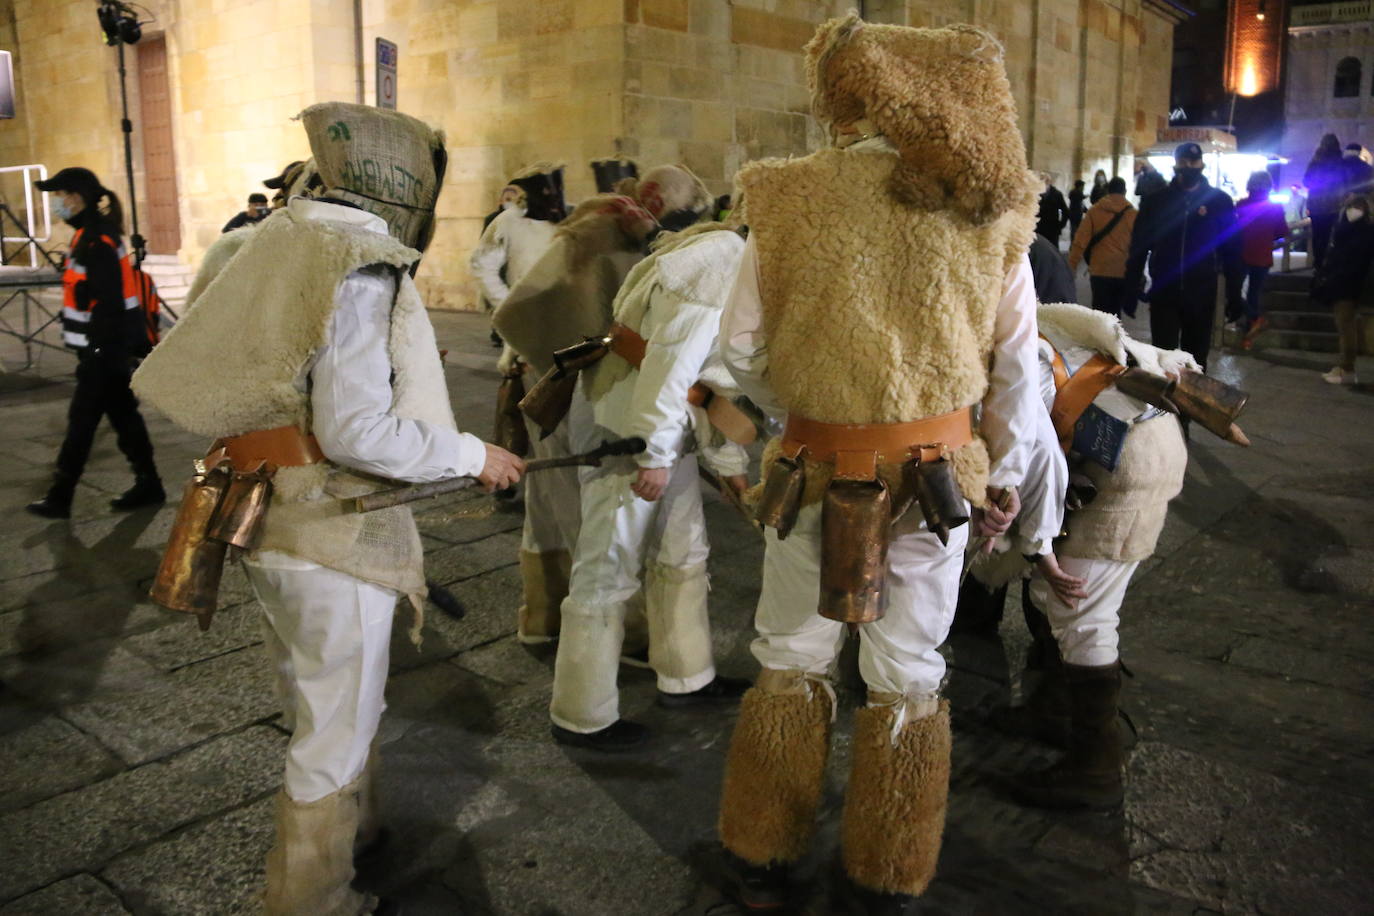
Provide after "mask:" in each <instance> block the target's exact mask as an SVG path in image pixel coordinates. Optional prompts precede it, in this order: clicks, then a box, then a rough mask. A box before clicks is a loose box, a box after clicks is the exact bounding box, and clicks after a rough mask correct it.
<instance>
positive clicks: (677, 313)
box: [592, 286, 721, 468]
mask: <svg viewBox="0 0 1374 916" xmlns="http://www.w3.org/2000/svg"><path fill="white" fill-rule="evenodd" d="M649 303H650V304H649V310H648V312H647V313H646V314H645V316H644V321H643V323H642V324H641V325H640V329H639V334H640V336H642V337H643V338H644V340H645V341H646V342H647V346H646V347H645V350H644V362H642V363H641V364H640V366H639V371H637V372H632V373H630V374H629V375H628V376H627V377H625V378H623V379H621V380H620V381H618V382H616V383H615V385H613V386H612V387H611V389H610V390H609V391H607V392H606V393H605V394H604V395H602V396H601V397H600V398H599V399H597V401H596V402H595V403H594V404H593V405H592V410H593V414H594V416H595V417H596V422H597V425H598V426H604V427H605V428H606V429H609V430H611V431H612V432H614V433H616V434H617V435H619V436H640V437H642V438H643V439H644V442H645V444H646V446H647V447H646V448H645V450H644V451H643V452H642V453H640V454H639V455H638V456H636V459H635V460H636V461H637V462H638V464H639V466H640V467H643V468H666V467H669V466H670V465H672V464H674V463H675V462H676V461H677V460H678V459H679V458H681V457H682V455H683V454H684V453H685V452H686V450H687V448H688V436H689V435H690V433H691V427H692V420H691V413H690V405H689V404H688V403H687V390H688V389H689V388H691V387H692V385H694V384H695V383H696V381H697V380H698V379H699V378H701V371H702V367H703V366H705V364H706V361H707V359H708V358H709V357H710V355H711V352H712V350H713V349H714V348H715V344H716V334H717V333H718V332H719V330H720V314H721V313H720V309H718V308H713V307H711V306H706V305H701V304H700V303H696V302H685V301H683V300H681V299H679V298H678V297H676V296H675V295H673V294H672V293H670V292H668V291H667V290H665V289H664V288H663V287H661V286H660V287H657V288H655V289H654V291H653V292H652V293H651V294H650V300H649Z"/></svg>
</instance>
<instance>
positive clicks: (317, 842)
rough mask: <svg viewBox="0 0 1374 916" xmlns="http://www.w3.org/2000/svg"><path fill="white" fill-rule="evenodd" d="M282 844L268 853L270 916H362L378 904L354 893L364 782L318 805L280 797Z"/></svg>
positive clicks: (278, 816)
mask: <svg viewBox="0 0 1374 916" xmlns="http://www.w3.org/2000/svg"><path fill="white" fill-rule="evenodd" d="M276 827H277V835H276V839H275V840H274V841H273V843H272V848H271V849H270V850H269V851H268V853H267V893H266V897H265V899H264V901H263V903H264V912H265V913H267V916H306V914H309V916H361V914H364V913H371V912H372V910H373V908H374V907H375V906H376V904H377V901H376V899H375V898H373V897H369V896H365V895H363V894H360V893H358V892H357V891H355V890H353V889H352V888H351V887H350V886H349V885H350V884H351V883H352V881H353V841H354V838H355V837H356V835H357V833H358V783H357V782H356V781H355V782H353V783H351V784H350V785H348V786H347V787H345V788H343V789H341V790H340V791H338V792H335V793H334V794H332V795H326V796H325V797H324V798H321V799H319V800H318V801H313V802H307V803H304V804H303V803H301V802H297V801H293V800H292V799H291V798H290V796H288V795H287V794H286V793H285V792H284V791H283V792H278V793H277V810H276Z"/></svg>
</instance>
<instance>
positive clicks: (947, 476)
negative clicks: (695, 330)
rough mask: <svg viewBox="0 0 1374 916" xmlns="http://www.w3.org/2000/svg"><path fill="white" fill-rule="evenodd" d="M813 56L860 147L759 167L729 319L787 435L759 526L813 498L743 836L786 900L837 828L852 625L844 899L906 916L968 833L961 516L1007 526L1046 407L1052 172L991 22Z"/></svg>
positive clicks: (748, 726) (753, 710) (751, 721)
mask: <svg viewBox="0 0 1374 916" xmlns="http://www.w3.org/2000/svg"><path fill="white" fill-rule="evenodd" d="M806 59H807V75H808V79H809V81H810V84H811V89H812V105H813V110H814V112H815V114H816V116H817V117H818V118H819V119H820V120H822V121H823V122H826V123H828V124H829V125H830V126H831V130H832V134H833V135H834V136H835V137H836V141H837V143H836V145H837V146H839V147H841V148H831V149H826V150H822V151H820V152H817V153H814V154H812V155H810V156H807V157H806V158H804V159H796V160H766V161H763V162H756V163H753V164H751V165H749V166H747V167H746V168H745V169H743V170H742V171H741V172H740V176H739V184H740V185H741V186H742V188H743V192H744V209H745V211H746V215H745V222H747V223H748V224H749V227H750V237H749V242H748V245H747V246H746V249H745V252H744V255H743V258H742V261H741V266H740V271H739V275H738V279H737V281H736V286H735V289H734V291H733V293H732V297H731V301H730V303H729V305H728V306H727V308H726V314H725V316H724V318H723V320H722V325H721V344H720V345H721V352H722V356H723V358H724V361H725V363H726V365H727V367H728V368H729V369H730V371H731V372H732V374H733V375H734V376H735V379H736V381H738V382H739V385H740V388H741V389H742V390H743V391H744V393H745V394H746V395H748V396H749V398H750V399H751V400H753V401H754V402H755V403H756V404H758V405H759V406H760V407H762V408H763V409H764V410H765V411H767V412H769V413H770V414H772V415H773V416H774V417H776V418H777V419H779V420H781V421H783V422H784V423H785V432H784V434H783V436H782V439H781V442H780V443H774V444H772V445H770V447H769V449H768V451H767V452H766V453H765V462H764V464H765V468H764V474H765V479H766V485H765V487H764V490H763V493H762V496H761V502H760V506H761V510H762V509H763V508H764V507H766V506H769V505H772V499H773V495H774V494H773V493H772V490H773V484H774V482H775V480H776V481H778V482H779V488H778V491H777V492H780V493H784V494H796V496H793V495H788V496H787V498H786V499H782V500H780V501H779V502H778V503H777V505H778V506H779V507H781V508H779V511H778V513H777V519H775V520H773V523H774V524H776V525H777V526H778V527H777V529H776V530H769V531H768V533H767V548H766V553H765V559H764V569H763V592H762V595H761V597H760V599H759V607H758V612H757V617H756V625H757V627H758V630H759V637H758V639H756V640H755V641H754V644H753V652H754V655H755V657H756V658H757V659H758V660H759V661H760V662H761V663H762V665H763V671H762V672H761V673H760V675H759V678H758V681H757V683H756V684H755V686H754V688H753V689H751V690H750V691H749V692H748V693H747V694H746V695H745V698H744V701H743V703H742V704H741V710H740V719H739V723H738V725H737V726H736V729H735V733H734V737H733V740H732V743H731V747H730V751H729V755H728V758H727V763H726V771H725V779H724V786H723V789H722V799H721V811H720V824H719V826H720V835H721V839H722V840H723V842H724V845H725V847H726V849H727V850H728V852H729V853H731V854H732V860H731V861H732V863H733V865H734V873H735V876H736V877H737V879H738V880H737V889H738V892H739V895H740V897H741V898H742V900H743V902H745V903H746V904H747V905H750V906H777V905H781V903H782V900H783V888H784V886H785V882H786V877H787V871H788V868H789V866H790V865H791V864H792V863H794V862H796V861H797V860H798V859H800V858H801V857H802V855H803V854H804V853H805V851H806V849H807V846H808V843H809V841H810V838H811V835H812V833H813V830H814V818H815V814H816V808H817V805H818V803H819V801H820V798H821V793H822V787H823V785H824V770H825V765H826V758H827V756H828V748H829V738H830V724H831V721H832V719H833V717H834V714H835V710H834V699H833V696H834V694H833V690H832V688H831V686H830V682H829V679H828V678H829V673H830V671H831V668H832V666H833V664H834V662H835V659H836V656H837V654H838V652H839V649H840V647H841V645H842V644H843V642H844V639H845V633H846V623H845V622H842V621H849V622H851V625H852V628H854V629H857V630H858V632H859V636H860V638H861V643H860V650H859V654H860V661H859V668H860V672H861V674H862V675H863V678H864V680H865V682H866V683H867V685H868V701H867V704H866V706H865V708H863V709H861V710H860V711H859V712H858V714H857V716H856V723H855V731H854V763H853V770H852V772H851V773H850V776H849V779H848V790H847V798H846V800H845V812H844V820H843V827H842V843H843V865H844V871H845V874H846V875H847V876H848V882H847V886H846V891H847V893H848V894H849V896H850V898H851V899H852V900H854V901H857V905H859V906H861V907H862V908H864V911H865V912H873V913H877V912H881V913H906V912H910V911H911V909H912V908H913V907H914V906H915V898H916V897H917V896H918V895H920V894H921V893H922V892H923V891H924V890H925V888H926V886H927V884H928V883H929V882H930V880H931V878H932V876H933V874H934V871H935V863H936V860H937V858H938V856H939V850H940V840H941V834H942V832H943V829H944V820H945V804H946V796H947V793H948V783H949V765H950V728H949V709H948V705H947V704H946V703H944V702H943V701H941V700H940V698H939V692H940V685H941V681H942V679H943V677H944V672H945V665H944V661H943V659H942V658H941V656H940V654H939V652H937V651H936V650H937V647H938V646H939V645H940V644H941V643H942V642H943V641H944V639H945V636H946V633H947V631H948V628H949V624H950V620H951V618H952V616H953V613H954V604H955V596H956V594H957V592H958V588H959V576H960V570H961V566H962V559H963V551H964V545H965V542H966V540H967V538H968V537H969V533H970V526H968V525H962V524H961V522H962V521H964V520H965V519H967V518H968V516H969V511H968V508H967V506H968V502H971V503H973V504H974V506H976V507H979V509H978V510H975V511H974V513H973V516H974V518H973V522H974V526H973V527H974V531H973V533H974V534H978V535H993V534H1000V533H1001V532H1003V531H1005V530H1006V528H1007V527H1008V526H1009V524H1010V521H1011V518H1012V517H1013V516H1014V515H1015V512H1016V508H1017V502H1016V498H1015V496H1014V489H1013V488H1015V487H1016V486H1018V485H1019V484H1020V483H1021V482H1022V479H1023V477H1024V476H1025V473H1026V465H1027V458H1028V450H1029V447H1030V442H1031V440H1032V438H1033V435H1034V433H1033V427H1034V423H1035V419H1036V413H1037V412H1038V411H1041V410H1043V408H1042V407H1041V406H1040V404H1039V403H1038V398H1037V395H1038V391H1037V388H1036V381H1035V380H1036V365H1035V359H1036V351H1035V340H1036V335H1035V294H1034V286H1033V282H1032V278H1031V272H1030V267H1029V265H1028V263H1027V259H1026V254H1025V252H1026V246H1027V243H1028V241H1029V240H1030V237H1031V232H1032V229H1033V225H1034V218H1035V200H1036V198H1035V195H1036V180H1035V178H1034V176H1032V175H1031V174H1030V173H1029V172H1028V171H1027V169H1026V161H1025V150H1024V147H1023V145H1022V141H1021V138H1020V135H1019V134H1018V132H1017V128H1016V112H1015V106H1014V103H1013V101H1012V95H1011V88H1010V86H1009V85H1008V83H1007V79H1006V75H1005V71H1004V69H1003V63H1002V49H1001V47H1000V45H999V44H998V43H997V41H996V40H995V39H994V38H992V37H991V36H990V35H988V34H987V33H986V32H983V31H981V30H979V29H975V28H972V27H967V26H958V27H953V28H947V29H914V28H904V27H898V26H886V25H869V24H866V23H864V22H863V21H862V20H860V19H859V18H858V17H857V16H856V15H853V14H851V15H850V16H849V17H846V18H842V19H834V20H831V21H829V22H827V23H825V24H824V25H822V26H821V27H820V28H819V30H818V31H817V33H816V35H815V37H814V38H812V40H811V42H810V43H809V44H808V45H807V47H806ZM977 404H981V405H982V419H981V421H980V423H979V425H978V427H977V429H974V428H973V426H972V421H971V418H970V408H972V407H973V406H974V405H977ZM913 480H914V481H916V484H915V485H913V483H912V481H913ZM956 484H957V487H956ZM937 487H945V488H946V489H944V490H937ZM939 492H947V493H949V494H950V499H952V500H954V501H956V503H957V504H956V505H953V506H951V505H948V504H947V503H945V502H942V501H941V500H940V499H938V498H936V497H938V493H939ZM917 494H920V496H921V498H920V505H921V508H920V509H919V510H917V508H916V507H915V505H913V504H912V503H913V499H914V498H915V496H916V495H917ZM960 494H962V495H960ZM965 498H967V501H968V502H965ZM797 506H800V508H799V509H798V508H797ZM889 506H890V507H892V512H891V513H888V511H887V510H888V507H889ZM904 508H905V509H906V511H903V509H904ZM770 511H771V510H770ZM885 513H887V514H885ZM763 514H764V517H765V518H768V515H767V513H763ZM894 515H895V516H896V518H895V521H893V516H894ZM923 517H924V518H923ZM889 530H890V536H889V534H888V532H889ZM784 538H785V539H784ZM884 548H885V554H884ZM884 578H885V581H884ZM884 603H885V604H886V615H885V616H883V607H884ZM818 607H819V608H820V610H821V614H818V613H817V609H818ZM823 615H824V616H823Z"/></svg>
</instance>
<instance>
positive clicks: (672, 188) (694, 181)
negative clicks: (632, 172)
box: [616, 164, 715, 219]
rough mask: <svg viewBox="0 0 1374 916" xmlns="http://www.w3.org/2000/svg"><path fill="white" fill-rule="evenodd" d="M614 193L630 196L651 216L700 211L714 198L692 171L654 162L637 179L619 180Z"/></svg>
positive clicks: (708, 207) (709, 204) (705, 208)
mask: <svg viewBox="0 0 1374 916" xmlns="http://www.w3.org/2000/svg"><path fill="white" fill-rule="evenodd" d="M616 192H617V193H619V194H624V195H625V196H627V197H633V198H634V199H635V201H636V202H637V203H638V204H639V205H640V206H641V207H643V208H644V209H645V210H648V211H649V213H651V214H652V215H653V217H654V218H655V219H657V218H659V217H661V216H663V215H664V214H666V213H673V212H676V211H678V210H691V211H692V212H693V213H696V214H702V213H705V212H706V211H707V210H709V209H711V204H712V203H713V202H714V200H715V199H714V198H713V197H712V196H711V192H710V191H708V190H707V189H706V185H705V183H704V182H702V180H701V179H700V178H698V177H697V175H696V173H695V172H693V171H692V170H691V169H689V168H687V166H685V165H681V164H678V165H656V166H654V167H653V168H651V169H649V171H647V172H645V173H644V174H643V175H642V176H640V177H639V178H624V179H621V180H620V181H619V182H617V183H616Z"/></svg>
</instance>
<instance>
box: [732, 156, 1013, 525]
mask: <svg viewBox="0 0 1374 916" xmlns="http://www.w3.org/2000/svg"><path fill="white" fill-rule="evenodd" d="M897 164H898V158H897V156H896V155H895V154H894V153H891V152H885V151H878V150H873V151H869V150H861V149H850V150H835V149H826V150H821V151H819V152H816V153H813V154H812V155H810V156H807V157H805V158H803V159H796V160H782V159H770V160H763V161H760V162H755V163H751V164H750V165H748V166H746V167H745V168H744V169H742V170H741V171H740V178H739V180H740V184H741V186H742V187H743V190H744V199H745V204H744V206H745V209H746V212H747V221H748V223H749V227H750V230H751V232H752V233H753V237H754V238H755V244H756V246H757V248H758V260H759V284H760V293H761V296H762V300H763V310H764V312H763V314H764V329H765V332H766V333H767V336H768V367H769V377H770V382H771V384H772V386H773V389H774V391H775V392H776V393H777V395H778V398H779V400H780V401H781V402H782V404H783V406H784V407H786V408H787V409H788V411H790V412H795V413H797V414H800V415H802V416H805V417H809V418H810V419H813V420H820V421H823V422H827V423H898V422H904V421H910V420H917V419H921V418H923V417H931V416H936V415H938V414H943V413H947V412H949V411H951V410H955V409H957V408H960V407H967V406H970V405H973V404H976V403H978V402H979V401H980V400H981V399H982V398H983V396H984V394H985V393H986V391H987V387H988V368H989V365H990V360H991V355H992V343H993V327H994V323H995V320H996V315H997V306H998V303H999V302H1000V300H1001V297H1002V290H1003V287H1004V284H1005V280H1006V275H1007V271H1008V270H1010V269H1011V267H1012V266H1013V265H1014V264H1015V263H1016V262H1017V260H1019V259H1020V258H1022V257H1024V255H1025V248H1026V245H1027V243H1028V241H1029V239H1030V233H1031V223H1032V216H1033V214H1032V213H1031V212H1030V211H1029V210H1028V209H1027V210H1025V212H1022V210H1019V209H1018V210H1009V211H1007V212H1005V213H1003V214H1002V215H1001V216H999V217H997V218H996V219H994V220H992V221H991V222H989V223H987V224H986V225H983V226H976V225H974V223H973V222H971V221H970V220H968V219H967V218H965V217H963V216H961V215H959V214H958V213H957V212H955V211H954V210H952V209H939V210H918V209H913V208H911V207H907V206H905V205H903V204H901V203H899V202H898V201H897V200H896V199H895V198H893V197H892V196H891V194H890V192H889V187H890V182H889V179H890V177H891V175H892V171H893V169H894V168H895V167H896V166H897ZM770 451H771V450H770ZM953 458H954V463H955V471H956V476H957V478H958V480H959V485H960V487H961V489H962V490H963V492H964V494H965V496H967V497H969V498H970V499H971V500H973V501H974V502H975V503H977V502H981V501H982V499H983V494H984V491H985V488H986V482H987V475H988V453H987V447H986V445H985V444H984V443H983V441H982V439H981V438H979V437H975V439H974V441H973V442H972V443H971V444H969V445H968V446H965V447H964V448H961V449H959V450H957V451H956V452H955V453H954V456H953ZM826 473H827V472H826V470H825V467H824V466H815V467H813V466H808V468H807V481H808V486H807V499H808V501H810V500H812V499H816V498H819V495H820V492H821V490H820V489H819V487H823V485H824V482H825V481H824V480H823V479H818V478H822V477H824V476H825V475H826ZM884 477H885V478H886V479H887V480H888V481H889V483H890V484H892V483H894V482H895V480H896V479H897V474H896V469H895V468H885V469H884Z"/></svg>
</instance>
